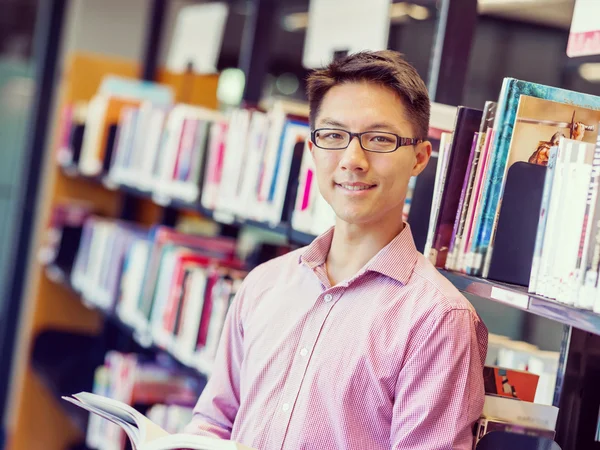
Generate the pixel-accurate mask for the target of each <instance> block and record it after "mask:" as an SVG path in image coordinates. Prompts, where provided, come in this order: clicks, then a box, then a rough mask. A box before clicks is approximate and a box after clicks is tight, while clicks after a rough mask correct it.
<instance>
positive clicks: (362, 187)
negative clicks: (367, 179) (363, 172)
mask: <svg viewBox="0 0 600 450" xmlns="http://www.w3.org/2000/svg"><path fill="white" fill-rule="evenodd" d="M335 184H336V186H339V187H341V188H342V189H345V190H347V191H367V190H369V189H372V188H374V187H375V186H376V185H375V184H368V183H335Z"/></svg>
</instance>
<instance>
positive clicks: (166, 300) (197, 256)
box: [71, 216, 245, 371]
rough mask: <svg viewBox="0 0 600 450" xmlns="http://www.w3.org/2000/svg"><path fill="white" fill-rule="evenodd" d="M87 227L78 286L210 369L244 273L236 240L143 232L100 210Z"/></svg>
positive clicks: (158, 229)
mask: <svg viewBox="0 0 600 450" xmlns="http://www.w3.org/2000/svg"><path fill="white" fill-rule="evenodd" d="M83 228H84V229H83V234H82V238H81V241H80V245H79V250H78V252H77V256H76V260H75V265H74V269H73V272H72V273H71V283H72V285H73V286H74V287H75V289H76V290H78V291H79V292H81V293H82V296H83V298H84V299H85V300H86V301H87V302H89V303H91V304H93V305H94V306H97V307H100V308H102V309H104V310H105V311H108V312H109V313H115V314H116V315H117V316H118V318H119V319H120V320H121V321H122V322H124V323H125V324H127V325H129V326H131V327H132V328H134V329H135V330H136V332H137V333H138V336H141V337H142V338H143V339H144V341H147V342H152V343H154V344H155V345H158V346H159V347H161V348H164V349H166V350H169V351H171V352H172V353H173V354H174V355H175V356H176V357H177V358H179V359H180V360H181V361H182V362H184V363H185V364H187V365H190V366H193V367H198V368H199V369H200V370H202V371H207V370H208V369H207V367H206V366H207V364H210V361H211V360H212V359H213V357H214V353H215V350H216V347H217V344H218V340H219V337H220V334H221V329H222V326H223V323H224V320H225V315H226V314H227V311H228V308H229V305H230V302H231V300H232V299H233V296H234V295H235V293H236V291H237V288H238V286H239V284H240V282H241V280H242V279H243V278H244V276H245V270H244V267H245V266H244V263H243V262H242V261H240V260H239V259H237V258H236V255H235V252H236V241H235V240H234V239H231V238H223V237H219V238H217V237H207V236H199V235H187V234H183V233H180V232H178V231H177V230H174V229H172V228H169V227H164V226H154V227H152V228H151V229H150V230H142V229H139V228H136V227H132V225H131V224H129V223H124V222H119V221H114V220H112V219H111V220H108V219H102V218H99V217H96V216H92V217H90V218H89V219H88V220H87V221H86V223H85V225H84V227H83Z"/></svg>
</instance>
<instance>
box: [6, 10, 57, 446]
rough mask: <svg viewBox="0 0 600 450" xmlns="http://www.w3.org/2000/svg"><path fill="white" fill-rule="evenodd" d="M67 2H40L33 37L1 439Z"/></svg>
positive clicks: (10, 274) (9, 280)
mask: <svg viewBox="0 0 600 450" xmlns="http://www.w3.org/2000/svg"><path fill="white" fill-rule="evenodd" d="M68 3H69V2H68V0H45V1H43V2H39V7H38V11H37V14H36V15H37V22H36V25H35V36H34V57H33V60H34V62H35V64H34V65H35V87H36V88H35V93H34V95H33V104H32V108H31V116H30V120H29V132H28V133H27V142H26V145H25V148H24V156H23V165H22V170H23V174H22V177H21V180H23V181H22V184H21V185H19V186H17V192H15V197H14V200H13V201H14V202H15V203H16V204H17V205H18V207H17V208H14V211H15V216H13V217H11V218H10V219H9V220H11V221H12V222H13V225H12V229H14V230H15V236H14V239H12V241H11V245H10V247H9V248H8V249H7V251H9V252H10V257H9V258H8V260H9V261H11V264H10V265H9V268H8V270H7V274H6V275H7V276H6V281H7V282H6V285H5V286H3V295H2V297H1V298H2V300H0V367H2V370H0V440H2V437H1V435H2V434H3V432H4V430H3V427H4V424H5V423H6V420H5V418H6V415H7V411H6V408H7V406H8V405H7V401H8V393H9V388H10V386H9V385H10V382H11V374H12V363H13V356H14V351H15V348H14V346H15V341H16V337H17V329H18V324H19V317H20V315H21V309H22V308H21V306H22V305H23V303H24V302H23V295H24V288H25V286H26V284H27V278H26V277H27V273H28V270H27V268H28V265H29V261H30V259H29V256H30V253H31V251H30V250H31V244H32V243H33V233H34V230H35V222H36V216H37V215H38V214H37V203H38V191H39V188H40V185H41V181H42V178H43V172H42V166H43V162H44V153H45V148H46V147H45V143H46V138H47V136H48V126H49V123H50V119H51V116H52V102H53V98H54V94H55V93H56V80H57V72H58V71H57V67H58V65H59V61H60V49H61V41H62V37H63V36H62V35H63V26H64V23H65V16H66V10H67V5H68Z"/></svg>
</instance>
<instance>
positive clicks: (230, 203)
mask: <svg viewBox="0 0 600 450" xmlns="http://www.w3.org/2000/svg"><path fill="white" fill-rule="evenodd" d="M251 115H252V113H251V112H250V111H249V110H247V109H236V110H233V111H232V112H231V116H230V118H229V128H228V130H227V137H226V140H225V157H224V160H223V173H222V175H221V177H222V178H221V179H222V183H221V186H220V189H219V194H218V196H217V204H216V208H215V209H216V210H218V211H220V212H223V213H226V214H231V215H233V214H235V213H236V211H237V210H238V206H237V203H238V195H237V194H238V184H239V183H243V175H244V162H245V159H246V157H247V152H248V137H249V136H248V135H249V131H250V120H251Z"/></svg>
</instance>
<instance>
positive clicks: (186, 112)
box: [153, 103, 222, 204]
mask: <svg viewBox="0 0 600 450" xmlns="http://www.w3.org/2000/svg"><path fill="white" fill-rule="evenodd" d="M221 118H222V114H221V113H219V112H218V111H214V110H211V109H208V108H203V107H200V106H192V105H187V104H183V103H180V104H177V105H175V106H174V107H173V109H172V110H171V111H170V113H169V115H168V117H167V120H166V125H165V129H164V132H165V133H166V135H165V137H164V139H165V141H164V147H162V148H161V151H160V157H159V164H158V173H157V176H156V177H155V180H154V181H155V182H154V186H153V196H154V200H155V201H156V202H157V203H160V204H163V203H169V202H170V196H169V194H168V186H169V184H171V183H173V181H174V180H173V178H174V177H173V174H174V171H175V167H176V164H177V159H178V158H179V154H180V153H179V150H180V146H181V138H182V129H183V125H184V121H185V120H186V119H196V120H208V121H217V120H220V119H221Z"/></svg>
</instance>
